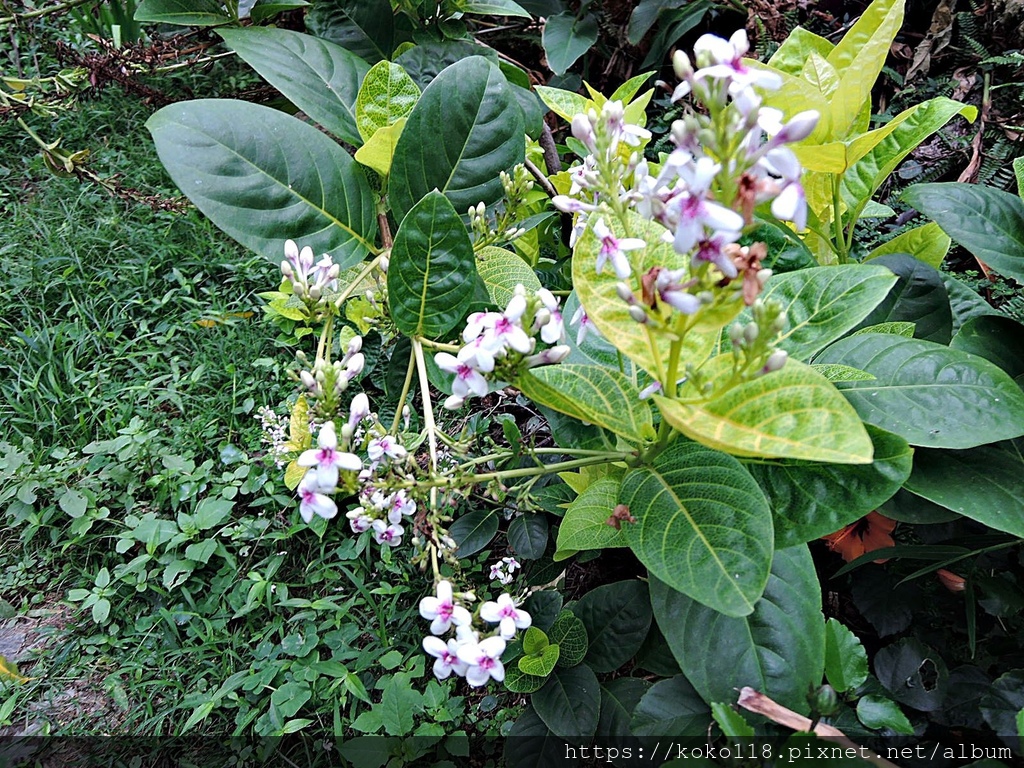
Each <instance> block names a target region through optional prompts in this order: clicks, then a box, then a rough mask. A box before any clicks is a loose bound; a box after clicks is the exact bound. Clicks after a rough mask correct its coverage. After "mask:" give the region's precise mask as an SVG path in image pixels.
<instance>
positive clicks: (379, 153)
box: [355, 62, 405, 176]
mask: <svg viewBox="0 0 1024 768" xmlns="http://www.w3.org/2000/svg"><path fill="white" fill-rule="evenodd" d="M381 63H382V64H383V63H384V62H381ZM403 128H405V118H404V117H400V118H398V120H396V121H395V122H394V123H392V124H391V125H385V126H382V127H380V128H378V129H377V132H376V133H374V134H373V135H372V136H371V137H370V138H369V139H367V140H366V143H365V144H363V146H361V147H360V148H359V149H357V150H356V154H355V158H356V160H357V161H358V162H360V163H362V164H363V165H365V166H366V167H367V168H372V169H373V170H375V171H376V172H377V173H379V174H380V175H381V176H387V175H388V174H389V173H390V172H391V160H392V159H393V158H394V156H395V146H396V145H397V144H398V139H399V137H400V136H401V135H402V129H403Z"/></svg>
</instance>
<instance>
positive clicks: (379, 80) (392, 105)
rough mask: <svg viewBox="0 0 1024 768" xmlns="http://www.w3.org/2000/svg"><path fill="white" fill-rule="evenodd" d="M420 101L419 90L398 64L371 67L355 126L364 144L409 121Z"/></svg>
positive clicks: (361, 90)
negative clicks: (376, 135)
mask: <svg viewBox="0 0 1024 768" xmlns="http://www.w3.org/2000/svg"><path fill="white" fill-rule="evenodd" d="M419 97H420V89H419V86H417V85H416V83H415V82H413V79H412V78H411V77H409V75H408V74H407V73H406V71H405V70H404V69H402V67H400V66H399V65H398V64H393V63H392V62H390V61H378V62H377V63H376V64H374V65H373V66H372V67H370V68H369V71H368V72H367V73H366V76H365V77H364V78H363V82H362V85H360V86H359V90H358V92H357V95H356V98H355V124H356V127H357V129H358V130H359V135H360V136H362V137H363V141H369V140H370V137H371V136H373V135H374V134H375V133H376V132H377V131H379V130H380V129H381V128H386V127H387V126H389V125H394V124H395V123H397V122H398V121H399V120H401V119H402V118H403V117H408V115H409V113H410V112H412V110H413V107H415V106H416V101H417V99H419Z"/></svg>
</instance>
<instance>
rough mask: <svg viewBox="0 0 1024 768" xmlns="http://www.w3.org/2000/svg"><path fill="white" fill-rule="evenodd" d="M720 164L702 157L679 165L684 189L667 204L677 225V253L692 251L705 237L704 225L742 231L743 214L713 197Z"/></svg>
mask: <svg viewBox="0 0 1024 768" xmlns="http://www.w3.org/2000/svg"><path fill="white" fill-rule="evenodd" d="M719 170H721V166H720V165H718V163H716V162H714V161H713V160H712V159H711V158H708V157H702V158H700V159H699V160H697V162H696V163H694V164H693V165H692V166H686V167H683V168H680V170H679V176H680V178H681V179H682V180H683V182H684V183H685V191H684V192H683V193H682V194H680V195H678V196H677V197H675V198H674V199H673V200H672V201H671V202H670V203H669V204H668V218H669V220H670V222H671V225H672V226H671V227H670V228H673V227H674V229H675V236H674V237H673V239H672V244H673V247H674V248H675V249H676V252H677V253H689V252H690V251H691V250H692V249H693V246H695V245H696V244H697V242H698V241H699V240H701V239H702V238H703V237H704V229H705V227H706V228H708V229H712V230H724V231H727V232H729V231H733V232H735V231H739V230H742V229H743V217H742V216H740V214H738V213H736V212H735V211H733V210H730V209H729V208H726V207H725V206H724V205H720V204H719V203H716V202H714V201H713V200H711V199H710V197H709V196H710V190H711V182H712V180H714V178H715V174H717V173H718V171H719Z"/></svg>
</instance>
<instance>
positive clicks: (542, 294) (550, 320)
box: [534, 288, 565, 344]
mask: <svg viewBox="0 0 1024 768" xmlns="http://www.w3.org/2000/svg"><path fill="white" fill-rule="evenodd" d="M537 298H539V299H540V301H541V304H543V305H544V309H545V310H546V311H547V312H546V314H545V313H543V312H538V313H537V317H536V319H535V320H534V326H535V327H536V328H539V329H540V338H541V340H542V341H543V342H544V343H545V344H555V343H557V342H559V341H562V340H563V339H564V338H565V323H564V322H563V320H562V313H561V312H560V311H559V306H558V305H559V301H558V298H557V297H556V296H555V295H554V294H553V293H551V291H549V290H548V289H547V288H541V289H540V290H539V291H537ZM541 321H543V322H541Z"/></svg>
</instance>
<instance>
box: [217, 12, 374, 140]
mask: <svg viewBox="0 0 1024 768" xmlns="http://www.w3.org/2000/svg"><path fill="white" fill-rule="evenodd" d="M219 34H220V36H221V37H222V38H224V42H225V43H227V44H228V46H229V47H230V48H231V49H232V50H234V51H235V53H237V54H238V55H239V57H240V58H241V59H242V60H243V61H244V62H245V63H247V64H248V65H249V66H251V67H252V68H253V69H255V70H256V71H257V72H258V73H259V74H260V76H261V77H262V78H263V79H264V80H266V81H267V82H268V83H270V84H271V85H272V86H274V87H275V88H277V90H279V91H280V92H281V93H282V94H283V95H284V97H285V98H286V99H288V100H289V101H291V102H292V103H293V104H294V105H295V106H296V107H298V108H299V109H301V110H302V111H303V112H305V113H306V114H307V115H309V116H310V117H311V118H313V120H315V121H316V122H318V123H320V125H322V126H323V127H324V128H326V129H327V130H328V131H330V132H331V133H333V134H334V135H335V136H337V137H338V138H339V139H341V140H342V141H347V142H348V143H349V144H353V145H355V146H359V145H360V144H362V143H363V139H365V138H367V137H366V136H363V137H360V132H359V131H358V130H357V129H356V112H355V110H356V95H357V94H358V93H359V83H360V82H361V81H362V80H363V78H364V77H365V76H366V73H367V71H369V69H370V66H369V65H368V64H367V63H366V62H365V61H363V60H362V59H360V58H359V57H358V56H355V55H354V54H352V53H349V52H348V51H346V50H345V49H344V48H342V47H340V46H338V45H335V44H334V43H330V42H328V41H326V40H321V39H319V38H316V37H313V36H311V35H304V34H302V33H301V32H292V31H291V30H287V29H278V28H271V27H245V28H237V29H222V30H220V31H219Z"/></svg>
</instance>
